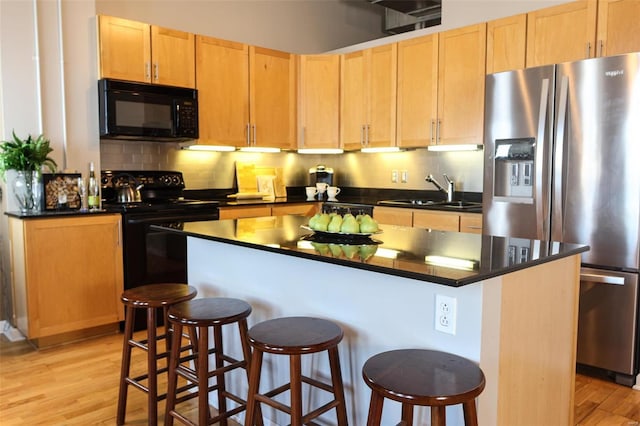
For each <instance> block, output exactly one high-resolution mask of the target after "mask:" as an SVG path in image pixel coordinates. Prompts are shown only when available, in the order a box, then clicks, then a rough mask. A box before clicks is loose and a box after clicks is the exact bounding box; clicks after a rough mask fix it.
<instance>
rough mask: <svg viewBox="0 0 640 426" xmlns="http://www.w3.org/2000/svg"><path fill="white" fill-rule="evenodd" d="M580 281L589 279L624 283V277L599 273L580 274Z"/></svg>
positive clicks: (596, 281)
mask: <svg viewBox="0 0 640 426" xmlns="http://www.w3.org/2000/svg"><path fill="white" fill-rule="evenodd" d="M580 281H589V282H593V283H602V284H616V285H624V277H616V276H613V275H600V274H580Z"/></svg>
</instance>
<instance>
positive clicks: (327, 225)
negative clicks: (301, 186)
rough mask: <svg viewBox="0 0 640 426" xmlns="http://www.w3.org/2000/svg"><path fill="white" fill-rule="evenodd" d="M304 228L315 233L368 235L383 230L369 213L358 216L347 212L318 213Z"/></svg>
mask: <svg viewBox="0 0 640 426" xmlns="http://www.w3.org/2000/svg"><path fill="white" fill-rule="evenodd" d="M302 228H304V229H308V230H310V231H313V232H315V233H320V234H322V233H324V234H333V235H344V236H350V235H352V236H358V237H366V236H370V235H373V234H379V233H381V232H382V230H381V229H380V227H379V226H378V222H377V221H376V220H375V219H374V218H372V217H371V216H370V215H368V214H359V215H357V216H354V215H352V214H351V213H347V214H345V215H340V214H338V213H335V212H333V213H317V214H315V215H314V216H313V217H311V219H309V225H302Z"/></svg>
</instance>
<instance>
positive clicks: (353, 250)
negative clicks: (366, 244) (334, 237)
mask: <svg viewBox="0 0 640 426" xmlns="http://www.w3.org/2000/svg"><path fill="white" fill-rule="evenodd" d="M353 220H355V218H354V219H353ZM342 251H343V252H344V255H345V256H347V258H349V259H353V258H354V257H355V256H356V254H358V246H352V245H349V244H344V245H343V246H342Z"/></svg>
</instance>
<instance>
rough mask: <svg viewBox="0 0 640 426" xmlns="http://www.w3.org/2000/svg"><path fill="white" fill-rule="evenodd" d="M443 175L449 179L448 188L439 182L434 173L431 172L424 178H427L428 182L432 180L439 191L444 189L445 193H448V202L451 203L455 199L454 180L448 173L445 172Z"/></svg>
mask: <svg viewBox="0 0 640 426" xmlns="http://www.w3.org/2000/svg"><path fill="white" fill-rule="evenodd" d="M442 176H444V179H445V180H446V181H447V189H444V188H443V187H442V185H440V183H438V181H437V180H436V179H435V178H434V177H433V175H432V174H429V175H428V176H427V177H426V178H424V180H426V181H427V182H431V183H432V184H434V185H435V187H436V188H438V190H439V191H442V192H444V193H445V194H447V202H449V203H450V202H452V201H453V191H454V185H453V181H452V180H451V179H450V178H449V176H447V174H446V173H443V174H442Z"/></svg>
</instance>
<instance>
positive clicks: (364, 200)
mask: <svg viewBox="0 0 640 426" xmlns="http://www.w3.org/2000/svg"><path fill="white" fill-rule="evenodd" d="M236 192H237V191H236V190H234V189H201V190H185V198H196V199H202V200H216V201H218V202H219V203H220V207H225V206H229V207H232V206H251V205H264V204H287V203H305V202H308V203H313V202H324V203H329V204H332V203H347V204H355V205H365V206H376V205H378V202H379V201H384V200H397V199H430V200H439V201H444V200H445V195H444V194H443V193H441V192H438V191H430V190H399V189H378V188H351V187H343V188H341V192H340V195H338V197H337V200H336V201H329V200H328V199H327V197H326V196H325V197H324V198H323V199H321V200H319V199H316V200H308V199H307V198H306V196H305V195H304V187H287V197H285V198H275V199H270V200H263V199H259V198H258V199H246V200H236V199H234V198H228V197H227V195H229V194H234V193H236ZM454 199H455V200H456V201H458V200H460V201H466V202H473V203H478V204H480V203H482V194H481V193H477V192H456V194H455V196H454ZM392 207H398V208H411V209H424V210H443V211H458V212H465V213H482V206H481V205H478V206H477V207H475V208H465V209H452V208H448V207H446V206H440V205H437V204H433V205H393V206H392Z"/></svg>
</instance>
